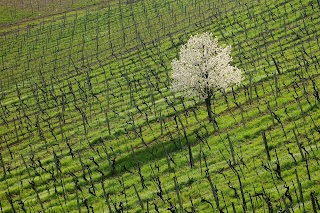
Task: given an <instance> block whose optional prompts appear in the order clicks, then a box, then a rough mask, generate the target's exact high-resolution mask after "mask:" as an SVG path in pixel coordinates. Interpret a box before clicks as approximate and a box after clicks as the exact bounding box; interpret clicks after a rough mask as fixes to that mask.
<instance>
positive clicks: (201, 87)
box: [171, 33, 242, 122]
mask: <svg viewBox="0 0 320 213" xmlns="http://www.w3.org/2000/svg"><path fill="white" fill-rule="evenodd" d="M230 51H231V46H220V45H218V39H217V38H214V39H212V34H211V33H203V34H197V35H195V36H192V37H191V38H190V39H189V40H188V42H187V43H186V44H184V45H183V46H182V47H181V50H180V55H179V57H180V59H179V60H177V59H174V60H173V61H172V63H171V64H172V87H171V88H172V91H175V92H176V91H180V92H184V93H185V94H186V95H193V96H199V97H201V98H203V99H205V103H206V107H207V111H208V117H209V121H210V122H213V116H212V110H211V97H212V95H213V94H214V93H215V92H216V91H217V90H219V89H225V88H227V87H228V86H230V85H233V84H239V83H240V82H241V80H242V74H241V70H239V69H238V68H237V67H235V66H231V65H230V62H231V61H232V58H231V56H230Z"/></svg>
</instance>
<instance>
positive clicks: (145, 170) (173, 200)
mask: <svg viewBox="0 0 320 213" xmlns="http://www.w3.org/2000/svg"><path fill="white" fill-rule="evenodd" d="M70 3H71V2H69V1H63V2H61V3H59V2H53V3H52V4H50V6H48V5H47V7H46V5H43V7H40V8H39V10H37V12H39V11H45V12H46V15H45V16H42V15H41V16H40V17H41V19H38V18H36V17H35V16H33V15H34V14H36V13H35V12H34V13H33V15H31V18H32V19H30V20H27V19H26V18H28V16H29V15H30V14H29V13H30V10H29V9H30V8H29V9H28V7H25V8H21V7H18V5H16V8H17V9H16V12H15V15H14V16H13V15H10V14H13V13H12V12H10V11H11V10H12V9H10V8H6V9H2V8H4V7H3V6H2V5H0V14H1V18H0V20H1V21H0V24H4V25H2V26H3V27H1V29H0V31H1V33H2V34H1V38H0V55H1V58H0V69H1V75H0V87H1V94H0V96H1V98H0V104H1V105H0V109H1V110H0V116H1V117H0V118H1V125H0V135H1V137H0V151H1V159H2V161H0V167H1V168H0V171H1V172H0V179H1V182H0V202H1V206H0V207H1V209H2V211H3V212H12V211H13V209H15V210H16V211H18V212H20V211H23V208H24V209H25V210H26V211H27V212H28V211H29V212H35V211H41V209H42V207H41V205H40V203H39V200H38V197H37V193H36V191H37V192H38V195H39V198H40V200H41V202H42V204H43V207H44V209H45V210H46V211H48V212H62V211H65V212H72V211H74V212H76V211H78V204H77V201H79V203H80V208H81V210H82V211H86V208H87V207H86V204H87V205H88V208H89V209H91V207H90V206H92V209H93V210H94V212H108V211H109V208H108V204H107V203H106V201H105V195H104V192H103V188H102V184H101V182H102V174H101V172H103V173H104V175H105V179H104V182H103V183H104V186H105V192H106V193H107V194H108V198H109V202H110V205H111V208H112V211H114V212H115V207H114V206H116V207H117V208H119V204H120V203H122V204H123V208H124V211H125V212H145V211H147V208H148V210H149V211H150V212H156V210H155V206H157V208H158V209H159V212H165V211H168V210H167V209H168V208H169V207H170V206H171V205H173V206H175V207H176V208H177V209H178V211H180V205H179V200H178V197H177V193H176V186H175V183H174V177H176V178H177V183H178V186H179V193H180V197H181V200H182V205H183V207H184V209H185V210H187V211H189V212H190V211H191V210H192V205H191V200H192V203H193V206H194V208H195V210H196V211H197V212H208V211H209V210H208V209H211V205H210V204H209V203H211V204H212V205H213V208H214V209H215V210H216V211H217V208H216V203H215V199H214V195H213V194H212V190H211V187H210V183H209V181H208V179H207V177H206V170H208V172H209V174H210V177H211V180H212V182H213V184H214V185H215V186H216V188H217V189H218V198H219V204H220V207H221V208H223V210H224V211H225V212H226V210H227V211H228V212H232V211H233V210H232V209H233V207H232V205H234V208H235V209H236V211H237V212H243V206H242V205H243V199H244V200H245V201H246V206H247V211H248V212H252V211H253V209H254V210H255V211H256V212H266V211H268V207H267V202H266V199H268V198H270V203H271V205H272V208H273V211H274V212H276V211H280V210H284V209H285V208H289V209H291V210H290V211H291V212H303V208H302V201H301V199H300V194H299V189H298V182H297V178H296V173H295V171H297V174H298V177H299V180H300V182H301V188H302V193H303V197H304V205H305V209H306V212H312V211H313V209H312V208H313V207H312V203H311V197H310V193H311V192H312V191H314V192H315V196H317V197H319V191H320V188H319V181H320V180H319V177H320V176H319V163H320V161H319V159H318V157H319V154H320V153H319V152H320V151H319V148H318V146H319V140H320V135H319V125H320V117H319V110H320V109H319V108H320V105H319V100H317V96H316V94H317V92H318V93H319V85H320V80H319V72H318V70H319V67H320V64H319V56H318V55H319V50H320V45H319V41H318V37H319V36H318V31H319V26H320V25H319V22H320V19H319V16H318V13H319V4H318V2H317V1H315V0H311V1H307V0H301V1H300V0H296V1H290V2H289V1H284V0H281V1H264V2H262V1H236V2H235V1H230V2H221V1H215V2H211V1H203V0H197V1H184V0H181V1H169V0H165V1H158V0H143V1H136V2H134V3H127V1H112V2H111V4H108V3H107V2H105V3H101V4H96V3H97V2H96V1H94V2H93V1H90V3H88V2H86V1H81V2H80V3H79V2H78V4H77V5H74V6H73V7H71V8H70V7H68V8H69V9H68V10H67V11H66V12H64V11H65V10H66V8H67V7H66V5H69V6H70ZM119 3H120V4H119ZM12 6H13V5H11V6H10V7H11V8H12ZM52 8H57V11H53V10H52ZM2 10H3V12H4V13H1V11H2ZM28 14H29V15H28ZM2 16H3V17H7V18H6V19H5V18H2ZM21 21H22V22H21ZM16 22H19V26H17V24H13V23H16ZM7 24H11V26H9V25H7ZM205 31H209V32H212V33H213V34H214V35H215V36H217V37H218V38H219V41H221V43H225V44H228V45H232V55H233V58H234V61H233V63H234V64H235V65H237V67H238V68H240V69H241V70H243V71H244V73H245V80H244V81H243V83H242V85H241V86H238V87H234V88H233V90H231V88H230V89H227V90H226V91H219V92H217V93H216V95H215V99H214V101H213V109H214V113H215V116H216V117H215V118H216V121H217V124H218V127H216V128H215V127H214V126H213V125H212V124H210V123H208V119H207V113H206V108H205V105H204V103H203V100H200V99H198V98H194V97H184V99H181V94H173V93H172V92H171V91H170V82H171V80H170V74H171V64H170V62H171V60H172V59H174V58H175V57H177V55H178V52H179V48H180V46H181V45H182V44H183V43H184V42H186V41H187V40H188V38H189V37H190V35H193V34H195V33H201V32H205ZM275 62H276V63H277V65H278V68H279V70H277V68H276V64H275ZM250 76H251V80H250ZM250 82H251V83H250ZM277 119H278V120H279V121H280V122H281V123H280V122H279V121H278V120H277ZM109 131H110V134H109ZM262 132H265V133H266V139H267V142H268V149H269V152H270V156H271V160H270V161H268V160H267V155H266V150H265V147H264V143H263V139H262ZM294 133H295V134H296V135H295V134H294ZM227 134H228V135H229V137H230V141H231V143H232V145H233V149H234V151H235V160H236V161H237V164H236V165H234V166H235V169H236V171H237V172H238V173H239V175H240V180H241V184H242V186H243V192H244V198H243V197H242V194H241V192H240V183H239V180H238V178H237V176H236V175H235V171H234V170H233V169H232V168H230V166H229V164H228V160H231V161H232V155H231V151H230V147H229V141H228V137H227ZM297 141H298V143H300V144H302V145H303V147H302V148H304V149H305V151H306V152H307V153H308V155H307V160H308V161H307V162H308V167H307V166H306V162H305V161H303V159H302V156H301V154H300V150H299V147H298V145H297ZM288 149H289V150H290V152H291V153H292V154H293V156H294V159H295V160H296V162H295V161H294V159H293V157H292V156H291V155H289V153H288ZM190 150H191V153H192V157H193V159H194V164H195V165H194V167H192V168H190ZM305 151H302V152H305ZM54 153H55V154H54ZM54 155H56V156H54ZM72 155H73V156H72ZM277 159H278V160H277ZM205 161H206V162H205ZM278 161H279V165H280V168H281V177H282V180H281V179H280V178H279V177H277V171H276V169H277V162H278ZM40 163H41V166H40ZM113 163H115V165H114V169H115V170H114V171H113V173H112V164H113ZM169 163H170V168H169ZM97 164H98V165H97ZM263 165H264V166H267V167H269V169H266V168H265V167H264V166H263ZM139 168H140V174H139ZM307 168H308V169H309V173H310V177H311V180H309V178H308V173H307ZM59 169H60V170H61V171H60V170H59ZM84 174H85V175H84ZM141 178H143V180H144V184H145V187H144V186H143V185H142V182H141V180H142V179H141ZM157 178H158V179H157ZM158 180H160V182H161V189H162V199H163V200H162V199H161V198H160V196H158V195H157V192H159V190H160V189H159V186H158V185H157V183H158V182H157V181H158ZM31 181H34V183H35V188H33V187H32V185H31ZM75 181H76V182H77V183H78V185H79V186H80V188H81V191H80V190H79V189H78V190H76V187H75ZM92 185H93V186H94V188H95V195H93V194H94V193H92V191H93V188H92ZM134 186H135V187H136V189H137V192H138V194H139V197H140V199H141V201H142V203H143V206H144V208H145V209H144V210H141V207H140V203H139V199H138V196H137V194H136V192H135V190H134ZM285 186H289V191H288V192H287V193H286V188H285ZM232 187H234V188H235V189H236V192H237V194H238V196H239V197H236V196H235V192H234V190H233V189H232ZM90 192H91V193H90ZM259 193H263V196H258V195H259ZM288 193H289V194H290V196H291V197H292V199H293V200H292V203H291V202H290V200H289V198H288ZM77 194H78V195H77ZM286 195H287V196H286ZM77 196H78V200H77ZM250 198H251V200H252V202H251V200H250ZM10 199H12V205H11V204H10ZM22 203H23V205H24V206H23V205H22ZM286 206H287V207H286Z"/></svg>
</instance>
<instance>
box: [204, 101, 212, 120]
mask: <svg viewBox="0 0 320 213" xmlns="http://www.w3.org/2000/svg"><path fill="white" fill-rule="evenodd" d="M210 98H211V97H210V96H208V97H207V98H206V99H205V101H206V106H207V111H208V117H209V122H213V116H212V110H211V99H210Z"/></svg>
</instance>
